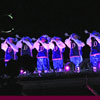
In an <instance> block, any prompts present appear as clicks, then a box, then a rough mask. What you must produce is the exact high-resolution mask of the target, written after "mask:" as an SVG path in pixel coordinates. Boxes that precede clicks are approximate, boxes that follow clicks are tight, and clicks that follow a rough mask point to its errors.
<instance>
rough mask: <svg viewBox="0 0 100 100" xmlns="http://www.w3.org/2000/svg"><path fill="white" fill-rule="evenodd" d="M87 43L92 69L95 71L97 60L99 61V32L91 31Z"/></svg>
mask: <svg viewBox="0 0 100 100" xmlns="http://www.w3.org/2000/svg"><path fill="white" fill-rule="evenodd" d="M87 44H88V45H89V46H90V48H91V51H90V63H91V64H92V68H93V71H94V72H96V71H97V66H98V62H99V61H100V34H99V32H96V31H93V32H92V33H90V36H89V38H88V39H87Z"/></svg>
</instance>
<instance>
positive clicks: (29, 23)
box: [0, 0, 100, 58]
mask: <svg viewBox="0 0 100 100" xmlns="http://www.w3.org/2000/svg"><path fill="white" fill-rule="evenodd" d="M9 13H12V16H13V17H14V19H13V20H12V19H10V18H8V17H7V16H6V15H7V14H9ZM99 13H100V3H99V0H98V1H97V0H94V1H92V0H87V1H84V0H65V1H63V0H60V1H58V0H27V1H25V0H16V1H15V0H12V1H10V0H3V1H2V2H0V30H9V29H11V28H12V27H14V28H15V30H14V31H13V32H12V33H9V34H3V33H1V34H0V35H2V36H4V37H8V36H12V34H14V33H17V34H19V35H21V36H25V35H28V36H30V37H34V36H35V37H36V38H37V37H40V36H41V35H42V34H48V35H49V36H51V37H53V36H60V37H61V38H62V40H63V41H64V40H65V39H66V37H65V36H64V33H65V32H68V33H69V34H71V33H77V34H79V35H80V36H81V40H82V41H84V42H86V39H87V38H88V35H86V34H85V33H84V30H85V29H87V30H88V31H90V32H92V31H93V30H96V31H100V14H99ZM89 51H90V50H89V47H88V46H87V45H86V46H85V47H84V48H83V57H84V58H88V57H89ZM66 52H67V53H66ZM65 55H66V56H67V57H68V51H65Z"/></svg>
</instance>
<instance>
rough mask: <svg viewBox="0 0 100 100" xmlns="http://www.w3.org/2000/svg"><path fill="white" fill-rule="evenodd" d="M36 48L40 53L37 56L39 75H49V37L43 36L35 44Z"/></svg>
mask: <svg viewBox="0 0 100 100" xmlns="http://www.w3.org/2000/svg"><path fill="white" fill-rule="evenodd" d="M34 48H36V50H37V51H38V54H37V70H38V73H39V74H40V73H41V72H42V71H44V73H47V72H48V71H49V67H48V66H49V65H48V64H49V62H48V61H49V60H48V56H49V53H48V51H49V44H48V43H47V37H45V36H44V35H43V36H41V37H40V38H39V39H38V40H37V41H36V42H35V43H34Z"/></svg>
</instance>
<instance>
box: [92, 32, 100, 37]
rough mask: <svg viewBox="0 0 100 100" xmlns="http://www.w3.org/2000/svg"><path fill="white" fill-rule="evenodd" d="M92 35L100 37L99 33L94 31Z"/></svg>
mask: <svg viewBox="0 0 100 100" xmlns="http://www.w3.org/2000/svg"><path fill="white" fill-rule="evenodd" d="M92 34H93V35H95V36H100V34H99V32H97V31H93V32H92Z"/></svg>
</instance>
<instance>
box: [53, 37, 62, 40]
mask: <svg viewBox="0 0 100 100" xmlns="http://www.w3.org/2000/svg"><path fill="white" fill-rule="evenodd" d="M53 38H54V40H56V41H60V40H61V38H60V37H56V36H55V37H53Z"/></svg>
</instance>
